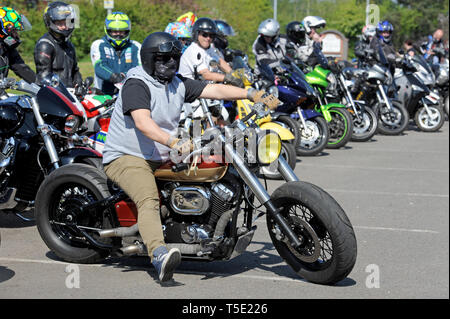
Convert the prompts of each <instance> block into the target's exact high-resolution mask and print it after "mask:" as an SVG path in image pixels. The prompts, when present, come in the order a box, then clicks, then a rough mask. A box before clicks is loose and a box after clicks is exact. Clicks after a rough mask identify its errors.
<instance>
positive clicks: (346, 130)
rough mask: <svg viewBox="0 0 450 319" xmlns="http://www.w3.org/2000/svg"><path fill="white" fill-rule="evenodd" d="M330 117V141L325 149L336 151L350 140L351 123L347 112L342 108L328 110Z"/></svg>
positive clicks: (350, 117) (351, 132)
mask: <svg viewBox="0 0 450 319" xmlns="http://www.w3.org/2000/svg"><path fill="white" fill-rule="evenodd" d="M328 111H329V112H330V115H331V118H332V120H331V122H330V123H328V127H329V128H330V139H329V140H328V143H327V148H332V149H338V148H341V147H344V146H345V145H346V144H347V143H348V141H350V139H351V138H352V134H353V121H352V116H351V115H350V113H349V111H347V110H346V109H344V108H337V107H332V108H330V109H329V110H328Z"/></svg>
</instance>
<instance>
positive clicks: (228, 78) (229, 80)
mask: <svg viewBox="0 0 450 319" xmlns="http://www.w3.org/2000/svg"><path fill="white" fill-rule="evenodd" d="M223 83H224V84H230V85H233V86H237V87H240V88H244V82H242V80H241V79H239V78H235V77H234V76H233V74H231V73H227V74H225V79H224V81H223Z"/></svg>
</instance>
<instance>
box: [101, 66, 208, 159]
mask: <svg viewBox="0 0 450 319" xmlns="http://www.w3.org/2000/svg"><path fill="white" fill-rule="evenodd" d="M129 81H132V82H130V84H128V85H127V83H128V82H129ZM139 81H140V82H139ZM133 83H134V84H133ZM185 83H187V84H185ZM136 84H137V86H136ZM205 86H206V83H201V82H197V81H192V82H191V81H187V80H184V79H183V78H179V77H175V78H174V79H173V81H172V82H170V83H169V84H167V85H164V84H161V83H159V82H158V81H157V80H155V79H154V78H152V77H151V76H150V75H148V74H147V73H146V72H145V71H144V69H143V68H142V66H138V67H135V68H133V69H131V70H130V71H129V72H128V73H127V79H126V84H125V85H124V87H123V88H122V90H121V91H120V93H119V97H118V99H117V101H116V104H115V107H114V111H113V114H112V116H111V122H110V125H109V129H108V135H107V137H106V144H105V149H104V151H103V163H104V164H108V163H110V162H112V161H114V160H115V159H117V158H119V157H121V156H123V155H132V156H136V157H140V158H143V159H145V160H151V161H166V160H168V159H169V152H170V149H169V147H167V146H165V145H162V144H159V143H157V142H154V141H153V140H151V139H149V138H148V137H147V136H145V135H144V134H143V133H142V132H141V131H140V130H139V129H138V128H137V127H136V124H135V123H134V120H133V118H132V117H131V115H129V112H130V111H131V110H133V109H140V108H148V109H149V110H150V113H151V114H150V116H151V118H152V119H153V120H154V121H155V123H156V124H158V126H159V127H160V128H161V129H162V130H164V131H165V132H167V133H169V134H170V135H173V134H176V132H177V128H178V123H179V121H180V114H181V110H182V106H183V104H184V102H185V99H186V97H187V98H188V99H195V98H197V97H198V96H199V95H200V94H201V93H202V91H203V89H204V87H205ZM126 87H127V89H125V88H126ZM130 87H131V88H133V87H134V89H133V90H134V91H133V90H132V92H131V93H132V94H131V95H130V92H128V93H127V91H128V90H129V89H130ZM139 87H140V89H139ZM202 87H203V88H202ZM124 90H125V92H124ZM135 90H138V92H136V91H135ZM130 101H131V102H130ZM133 101H134V102H133ZM124 107H126V108H127V110H125V111H124Z"/></svg>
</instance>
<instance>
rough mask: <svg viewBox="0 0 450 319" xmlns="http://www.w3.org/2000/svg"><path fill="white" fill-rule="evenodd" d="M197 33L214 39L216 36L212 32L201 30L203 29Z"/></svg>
mask: <svg viewBox="0 0 450 319" xmlns="http://www.w3.org/2000/svg"><path fill="white" fill-rule="evenodd" d="M199 34H200V35H201V36H202V37H204V38H210V39H214V38H215V37H216V35H215V34H214V33H208V32H203V31H202V32H200V33H199Z"/></svg>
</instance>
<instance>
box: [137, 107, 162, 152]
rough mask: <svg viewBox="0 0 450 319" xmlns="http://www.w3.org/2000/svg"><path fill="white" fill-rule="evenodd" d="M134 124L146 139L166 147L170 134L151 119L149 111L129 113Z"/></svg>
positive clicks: (140, 110) (142, 110)
mask: <svg viewBox="0 0 450 319" xmlns="http://www.w3.org/2000/svg"><path fill="white" fill-rule="evenodd" d="M130 114H131V117H132V118H133V121H134V124H135V125H136V127H137V128H138V130H139V131H141V132H142V133H143V134H144V135H145V136H146V137H148V138H149V139H151V140H153V141H155V142H158V143H160V144H163V145H167V142H168V140H169V137H170V134H169V133H167V132H165V131H163V130H162V129H161V128H160V127H159V125H158V124H156V122H155V121H154V120H153V119H152V117H151V116H152V115H151V112H150V110H149V109H136V110H133V111H131V112H130Z"/></svg>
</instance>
